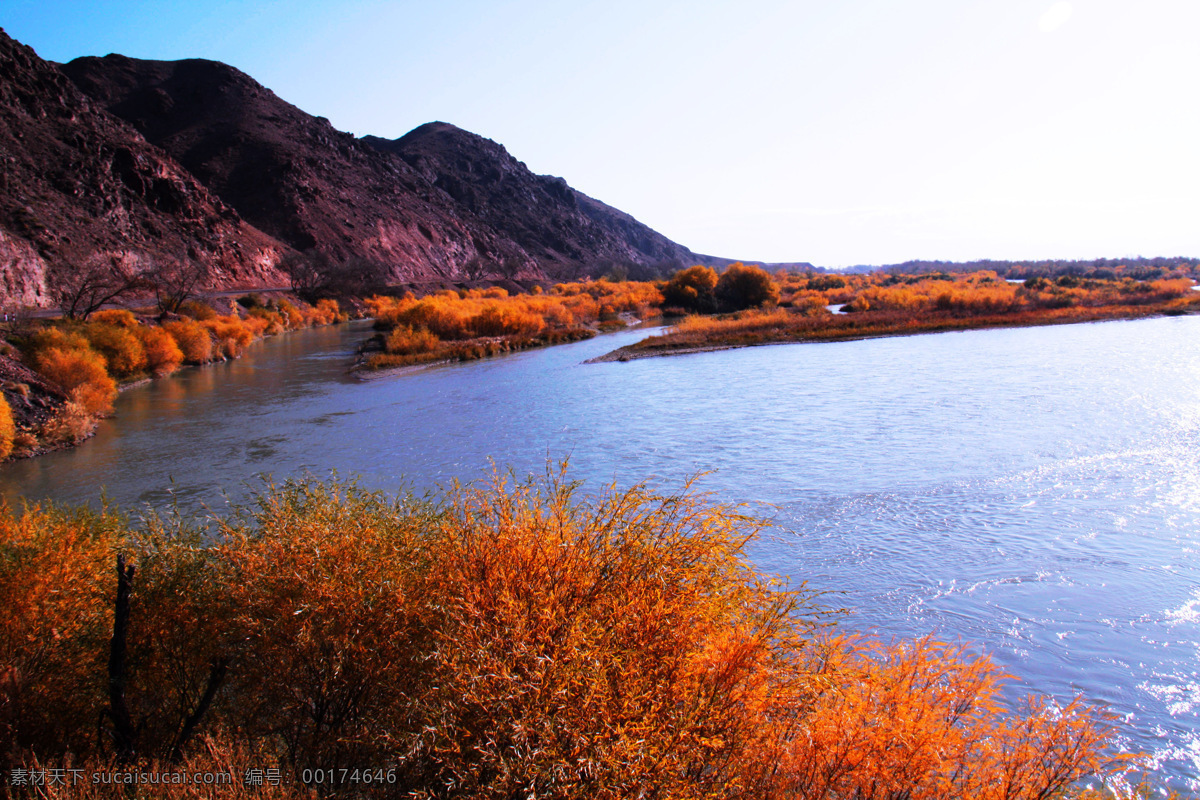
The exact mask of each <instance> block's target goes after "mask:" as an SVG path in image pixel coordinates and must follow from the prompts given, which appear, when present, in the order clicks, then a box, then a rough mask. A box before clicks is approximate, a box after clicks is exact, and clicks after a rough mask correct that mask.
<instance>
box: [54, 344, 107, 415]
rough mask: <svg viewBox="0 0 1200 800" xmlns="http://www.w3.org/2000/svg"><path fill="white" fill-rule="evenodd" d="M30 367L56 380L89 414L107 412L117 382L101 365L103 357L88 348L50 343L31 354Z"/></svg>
mask: <svg viewBox="0 0 1200 800" xmlns="http://www.w3.org/2000/svg"><path fill="white" fill-rule="evenodd" d="M33 367H34V369H36V370H37V371H38V372H39V373H41V374H42V375H43V376H44V377H45V378H46V379H48V380H50V381H51V382H53V383H56V384H58V385H59V386H60V387H62V389H63V390H64V391H65V392H66V393H67V395H68V396H69V397H71V398H72V399H74V400H76V401H77V402H78V403H79V404H80V405H81V406H82V407H83V409H84V410H85V411H87V413H89V414H109V413H111V412H112V404H113V400H115V399H116V397H117V384H116V382H115V381H114V380H113V379H112V378H111V377H109V375H108V371H107V370H106V369H105V362H104V357H103V356H102V355H100V354H99V353H97V352H96V351H95V350H91V349H67V348H63V347H50V348H47V349H45V350H39V351H38V352H37V353H36V354H35V355H34V361H33Z"/></svg>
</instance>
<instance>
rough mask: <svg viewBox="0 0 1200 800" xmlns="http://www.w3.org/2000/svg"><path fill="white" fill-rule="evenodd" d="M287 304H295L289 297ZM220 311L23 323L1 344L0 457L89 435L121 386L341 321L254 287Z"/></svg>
mask: <svg viewBox="0 0 1200 800" xmlns="http://www.w3.org/2000/svg"><path fill="white" fill-rule="evenodd" d="M293 301H294V302H293ZM225 303H227V304H228V307H227V309H225V310H226V313H224V314H222V313H220V312H219V311H218V310H217V308H214V307H213V305H210V304H209V303H202V302H199V301H190V302H188V303H185V304H183V305H182V306H181V308H180V313H173V314H158V315H156V314H154V313H152V312H151V311H149V310H146V311H144V313H135V311H134V310H129V309H108V310H102V311H98V312H95V313H93V314H92V315H91V316H90V318H89V319H87V320H69V319H48V320H36V321H35V320H28V321H25V322H23V323H22V324H20V325H19V326H15V327H10V328H9V330H8V331H6V333H5V335H4V339H3V350H2V351H0V378H2V380H0V392H2V393H0V405H2V406H3V407H2V408H0V420H2V419H7V418H11V422H9V423H5V424H0V459H2V458H8V457H12V458H29V457H32V456H37V455H42V454H44V453H48V452H53V451H55V450H61V449H63V448H67V447H73V446H75V445H78V444H80V443H81V442H84V441H86V440H87V439H89V438H91V436H92V435H93V434H94V432H95V429H96V424H97V422H98V421H99V420H100V419H103V418H105V417H107V416H109V415H111V414H112V413H113V403H114V401H115V399H116V397H117V394H118V393H119V392H120V391H123V390H125V389H129V388H132V387H134V386H139V385H142V384H145V383H147V382H149V381H151V380H155V379H159V378H165V377H168V376H170V375H172V374H174V373H175V372H177V371H178V370H179V369H181V368H183V367H185V366H200V365H204V364H209V363H213V362H215V361H226V360H230V359H236V358H239V357H240V356H241V355H242V353H243V352H244V351H245V348H246V347H248V346H249V345H250V344H251V343H253V342H254V341H256V340H259V339H262V338H265V337H268V336H274V335H277V334H281V333H284V332H287V331H295V330H300V329H302V328H308V327H315V326H322V325H330V324H333V323H335V322H344V321H346V320H347V319H348V315H347V314H345V313H343V312H342V311H341V309H340V308H339V307H338V304H337V302H336V301H334V300H321V301H319V302H318V303H316V304H315V305H311V306H310V305H308V304H305V303H303V302H301V301H299V300H298V299H296V298H291V299H289V298H276V299H271V300H269V301H265V302H264V301H263V299H262V298H261V297H260V296H259V295H256V294H253V293H251V294H245V295H243V296H241V297H239V298H237V299H236V300H235V299H233V298H230V299H228V300H226V301H224V303H221V302H218V304H219V305H224V304H225Z"/></svg>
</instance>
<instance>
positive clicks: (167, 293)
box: [143, 256, 209, 314]
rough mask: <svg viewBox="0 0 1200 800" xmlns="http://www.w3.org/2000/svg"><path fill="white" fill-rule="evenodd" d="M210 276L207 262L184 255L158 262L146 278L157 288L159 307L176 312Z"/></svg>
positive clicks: (155, 290)
mask: <svg viewBox="0 0 1200 800" xmlns="http://www.w3.org/2000/svg"><path fill="white" fill-rule="evenodd" d="M208 277H209V269H208V265H207V264H205V263H204V262H203V261H200V260H199V259H195V258H188V257H186V256H181V257H177V258H170V259H164V260H161V261H157V262H155V263H154V264H153V265H152V266H151V267H150V269H148V270H147V271H146V272H145V273H144V275H143V280H144V281H145V282H146V284H147V285H149V286H152V287H153V288H154V297H155V299H156V300H157V301H158V310H159V311H161V312H163V313H164V314H165V313H170V314H177V313H179V309H180V307H182V306H183V304H184V303H186V302H187V301H188V300H191V299H192V298H193V297H195V296H196V292H197V290H198V289H199V288H200V287H201V286H203V285H204V284H205V282H206V281H207V280H208Z"/></svg>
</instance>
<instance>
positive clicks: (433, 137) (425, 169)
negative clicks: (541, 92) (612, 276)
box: [363, 122, 704, 273]
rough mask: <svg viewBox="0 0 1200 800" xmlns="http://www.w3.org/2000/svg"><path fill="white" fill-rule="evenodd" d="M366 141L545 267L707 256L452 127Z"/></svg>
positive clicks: (439, 125)
mask: <svg viewBox="0 0 1200 800" xmlns="http://www.w3.org/2000/svg"><path fill="white" fill-rule="evenodd" d="M363 141H365V142H367V143H369V144H370V145H371V146H372V147H375V148H376V149H378V150H381V151H383V152H386V153H392V154H394V155H397V156H399V157H400V158H401V159H403V160H404V161H405V162H406V163H407V164H409V165H410V166H411V167H412V168H414V169H415V170H417V172H418V173H419V174H420V175H421V176H422V177H423V178H425V180H427V181H428V182H429V183H431V184H432V185H433V186H435V187H437V188H438V189H439V190H441V191H442V192H445V193H446V194H447V195H449V196H450V197H451V198H453V199H454V200H455V201H456V202H457V203H459V204H460V205H462V206H464V207H465V208H467V209H468V210H469V211H470V212H471V213H472V214H474V215H475V216H477V217H479V218H480V219H482V220H483V221H484V222H486V223H488V224H489V225H491V226H492V227H494V228H496V229H498V230H501V231H504V232H505V234H507V235H508V236H509V237H511V238H512V239H513V241H515V242H516V243H517V244H518V245H520V246H521V248H522V249H524V250H525V252H527V253H529V254H530V255H531V256H532V257H533V258H534V259H535V260H536V261H537V263H538V264H539V265H540V266H542V267H543V269H546V270H547V271H553V272H559V273H563V272H566V273H570V272H571V271H572V270H573V269H574V270H578V269H579V268H580V267H583V266H586V265H600V267H601V268H603V266H604V265H626V266H631V265H643V266H644V265H654V264H675V265H684V264H694V263H698V261H699V260H704V257H702V256H697V255H696V254H695V253H693V252H692V251H690V250H688V249H687V248H685V247H682V246H680V245H678V244H676V243H675V242H672V241H671V240H670V239H668V238H666V237H665V236H663V235H662V234H660V233H657V232H656V231H653V230H651V229H650V228H648V227H646V226H645V225H643V224H641V223H640V222H638V221H637V220H635V219H634V218H633V217H631V216H629V215H628V214H626V213H624V212H622V211H618V210H617V209H615V208H612V207H611V206H607V205H605V204H604V203H601V202H600V201H599V200H594V199H592V198H591V197H588V196H587V195H585V194H583V193H582V192H578V191H576V190H574V189H572V188H571V187H570V186H569V185H568V184H567V182H566V181H565V180H563V179H562V178H556V177H552V176H549V175H535V174H533V173H532V172H530V171H529V169H528V168H527V167H526V166H525V164H524V163H523V162H521V161H518V160H517V159H515V158H513V157H512V156H511V155H509V153H508V151H507V150H505V149H504V147H503V146H502V145H500V144H497V143H496V142H494V141H492V140H491V139H485V138H484V137H482V136H478V135H476V134H473V133H470V132H469V131H464V130H462V129H461V128H457V127H455V126H454V125H450V124H448V123H445V122H430V123H427V124H425V125H422V126H420V127H419V128H416V129H415V130H413V131H411V132H409V133H407V134H405V135H404V136H402V137H400V138H399V139H393V140H388V139H381V138H379V137H377V136H366V137H363Z"/></svg>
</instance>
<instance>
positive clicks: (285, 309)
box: [277, 300, 306, 331]
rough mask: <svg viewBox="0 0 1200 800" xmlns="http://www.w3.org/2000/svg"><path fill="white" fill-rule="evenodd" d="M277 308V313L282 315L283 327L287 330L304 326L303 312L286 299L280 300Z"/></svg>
mask: <svg viewBox="0 0 1200 800" xmlns="http://www.w3.org/2000/svg"><path fill="white" fill-rule="evenodd" d="M277 308H278V311H279V315H280V316H281V317H283V324H284V327H286V328H287V329H288V330H289V331H295V330H299V329H300V328H303V327H304V326H305V322H306V321H305V318H304V312H303V311H301V310H300V309H298V308H296V307H295V306H294V305H292V304H291V303H289V302H288V301H287V300H280V301H279V304H278V307H277Z"/></svg>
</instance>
